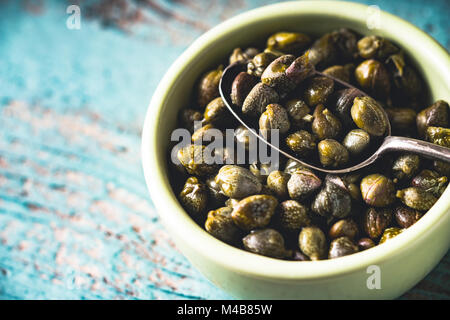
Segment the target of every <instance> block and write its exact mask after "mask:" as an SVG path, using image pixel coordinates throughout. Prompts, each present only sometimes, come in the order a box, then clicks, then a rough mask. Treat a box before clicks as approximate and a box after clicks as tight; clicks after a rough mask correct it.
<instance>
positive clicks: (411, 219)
mask: <svg viewBox="0 0 450 320" xmlns="http://www.w3.org/2000/svg"><path fill="white" fill-rule="evenodd" d="M394 217H395V221H397V224H398V225H399V226H400V227H402V228H404V229H406V228H409V227H410V226H412V225H413V224H414V223H416V222H417V221H418V220H419V219H420V218H421V217H422V213H420V212H419V211H417V210H414V209H411V208H408V207H405V206H397V207H396V208H395V209H394Z"/></svg>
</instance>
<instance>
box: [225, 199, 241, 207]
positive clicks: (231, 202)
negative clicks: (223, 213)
mask: <svg viewBox="0 0 450 320" xmlns="http://www.w3.org/2000/svg"><path fill="white" fill-rule="evenodd" d="M238 203H239V199H234V198H228V199H227V200H226V201H225V205H226V206H227V207H229V208H232V209H233V208H234V207H235V206H236V205H237V204H238Z"/></svg>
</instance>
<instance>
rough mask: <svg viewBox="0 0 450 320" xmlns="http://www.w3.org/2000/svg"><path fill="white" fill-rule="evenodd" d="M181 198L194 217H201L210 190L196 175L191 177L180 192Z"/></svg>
mask: <svg viewBox="0 0 450 320" xmlns="http://www.w3.org/2000/svg"><path fill="white" fill-rule="evenodd" d="M179 199H180V201H181V204H182V205H183V207H184V208H185V209H186V211H187V212H189V214H191V215H192V216H193V218H194V219H200V218H201V214H202V213H203V212H204V211H205V209H206V205H207V202H208V190H207V188H206V186H205V185H204V184H203V183H201V182H200V181H199V180H198V179H197V178H196V177H189V178H188V179H187V180H186V183H185V184H184V187H183V190H181V192H180V195H179Z"/></svg>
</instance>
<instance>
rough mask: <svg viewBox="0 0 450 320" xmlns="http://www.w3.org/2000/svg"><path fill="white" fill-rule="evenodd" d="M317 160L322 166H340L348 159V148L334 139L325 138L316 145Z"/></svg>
mask: <svg viewBox="0 0 450 320" xmlns="http://www.w3.org/2000/svg"><path fill="white" fill-rule="evenodd" d="M317 149H318V151H319V160H320V163H321V164H322V165H323V166H324V167H334V168H336V167H340V166H343V165H345V164H346V163H347V162H348V160H349V157H350V156H349V153H348V150H347V149H346V148H345V147H344V146H343V145H342V144H340V143H339V142H337V141H336V140H334V139H325V140H322V141H320V142H319V144H318V145H317Z"/></svg>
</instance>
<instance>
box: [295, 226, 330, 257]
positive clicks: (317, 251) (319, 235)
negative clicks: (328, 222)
mask: <svg viewBox="0 0 450 320" xmlns="http://www.w3.org/2000/svg"><path fill="white" fill-rule="evenodd" d="M298 244H299V247H300V250H301V251H302V252H303V253H304V254H306V255H307V256H308V257H309V258H310V259H311V260H313V261H315V260H320V259H322V258H324V256H325V253H326V250H327V240H326V238H325V234H324V233H323V232H322V230H320V228H318V227H314V226H311V227H304V228H302V231H301V232H300V234H299V236H298Z"/></svg>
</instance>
